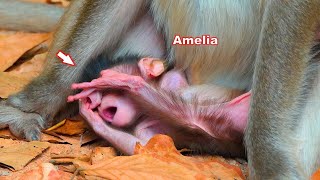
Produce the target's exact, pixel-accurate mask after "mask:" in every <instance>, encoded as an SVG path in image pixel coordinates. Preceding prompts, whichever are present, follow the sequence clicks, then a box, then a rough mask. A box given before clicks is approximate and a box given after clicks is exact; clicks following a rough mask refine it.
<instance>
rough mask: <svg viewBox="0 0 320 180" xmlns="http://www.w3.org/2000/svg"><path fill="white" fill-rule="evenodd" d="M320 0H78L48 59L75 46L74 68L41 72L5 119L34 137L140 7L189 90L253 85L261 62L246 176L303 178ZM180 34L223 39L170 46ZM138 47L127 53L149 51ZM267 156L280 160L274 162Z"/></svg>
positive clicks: (316, 116)
mask: <svg viewBox="0 0 320 180" xmlns="http://www.w3.org/2000/svg"><path fill="white" fill-rule="evenodd" d="M319 7H320V1H319V0H305V1H301V0H292V1H284V0H283V1H280V0H279V1H268V2H267V3H265V2H264V1H262V0H261V1H247V0H242V1H236V2H233V1H231V0H230V1H191V0H190V1H178V0H174V1H161V0H154V1H143V0H131V1H125V0H117V1H106V0H97V1H94V2H92V1H89V0H77V1H74V2H73V3H72V5H71V7H70V9H69V10H68V11H67V12H66V14H65V16H64V21H62V23H61V24H62V25H61V26H60V28H59V30H58V32H57V34H56V39H55V42H54V44H53V46H52V48H51V51H50V53H49V55H48V59H50V61H51V62H52V59H55V53H56V52H57V51H58V50H63V51H64V52H67V53H71V55H72V56H73V58H74V59H76V61H77V62H76V63H77V66H76V67H75V68H69V67H65V66H63V65H60V64H58V63H57V62H58V61H57V60H56V61H54V62H52V63H51V65H49V66H48V68H47V70H46V71H45V72H44V73H43V75H42V76H40V77H39V78H37V79H36V80H34V81H33V82H32V83H31V84H29V85H28V86H27V87H26V88H25V90H23V91H22V92H20V93H18V94H16V95H14V96H11V97H10V98H9V100H8V101H7V102H6V105H3V107H1V110H0V122H1V123H0V125H6V124H9V126H10V128H11V130H13V131H14V132H15V133H16V134H20V135H24V136H25V137H26V138H27V139H38V138H39V137H38V135H39V130H40V127H41V126H42V125H43V124H44V122H43V121H47V120H48V119H51V118H52V117H54V116H55V115H56V114H57V112H58V110H59V109H61V107H63V106H64V105H65V98H66V96H67V95H69V94H70V93H71V90H69V89H68V88H67V87H69V86H70V85H71V83H72V82H75V81H79V80H81V79H80V76H81V74H82V72H83V71H84V69H85V67H86V66H87V65H88V64H89V61H90V60H91V59H92V58H93V57H95V56H96V55H98V54H100V53H101V52H102V51H104V50H105V52H106V53H107V54H108V55H109V56H110V57H114V56H112V55H113V54H112V52H114V50H116V49H117V45H118V44H119V43H121V42H122V41H123V40H124V39H123V38H122V37H124V35H125V34H126V32H127V30H128V29H130V27H131V26H132V24H133V22H134V21H135V20H136V19H137V18H139V17H141V14H144V13H143V12H146V11H144V10H142V9H145V10H148V9H150V10H151V11H150V12H151V14H152V16H153V17H154V21H155V23H156V24H157V26H158V29H159V30H161V31H162V32H163V34H164V36H165V39H166V46H167V55H168V61H169V62H168V63H169V64H171V65H174V66H175V67H176V68H180V69H182V70H184V71H185V73H186V75H187V79H188V83H189V84H191V85H194V87H193V88H192V89H191V90H192V91H197V90H203V89H208V91H209V90H210V84H213V85H219V86H225V87H227V88H230V89H229V90H226V93H228V92H230V91H233V90H234V89H237V90H247V89H250V88H251V78H252V76H253V64H254V61H255V59H257V62H256V67H255V73H254V76H253V77H254V78H253V79H254V81H253V82H254V83H253V86H252V87H253V99H252V100H253V102H252V107H253V108H252V109H251V113H250V121H249V125H248V130H247V135H246V145H247V148H248V156H249V157H248V159H249V165H250V176H251V178H252V179H262V178H266V177H267V178H277V179H283V178H288V179H303V178H305V177H308V176H309V175H310V174H311V173H312V171H313V170H314V169H315V167H316V166H317V165H318V163H319V162H318V161H317V158H318V156H319V150H320V148H319V147H318V146H317V144H319V141H320V140H319V138H314V137H317V136H319V135H320V132H319V131H316V130H314V129H315V128H317V127H318V126H319V124H320V112H319V111H318V109H319V107H320V104H319V101H317V99H319V95H317V94H316V92H319V90H320V85H319V84H320V82H319V80H318V77H319V75H318V74H317V73H318V71H319V67H318V66H317V65H318V63H319V62H318V61H317V59H316V58H317V57H316V56H314V53H313V51H311V49H312V47H314V46H315V45H316V43H315V41H314V39H315V37H316V32H317V30H318V29H317V27H318V24H319V23H318V20H319V16H320V13H319ZM263 14H264V17H263V21H262V16H263ZM119 20H121V23H120V22H119ZM261 22H262V23H261ZM261 27H263V28H262V31H261ZM260 32H262V34H261V36H260V43H259V50H258V48H257V45H258V41H259V35H260ZM175 34H179V35H181V36H199V35H202V34H210V35H214V36H217V37H218V38H219V46H217V47H210V46H205V47H204V46H188V47H185V46H184V47H181V46H172V45H171V42H172V40H173V38H174V35H175ZM102 37H103V38H102ZM132 47H134V46H132ZM133 49H134V50H133V51H130V48H129V49H128V51H126V52H125V53H124V54H121V55H124V56H128V55H140V56H143V55H146V54H144V53H143V52H141V51H137V50H139V48H138V49H137V48H136V49H135V48H133ZM256 52H257V57H256ZM112 59H118V58H116V57H114V58H112ZM291 76H292V77H291ZM203 84H207V85H206V86H203ZM197 85H199V86H197ZM312 100H315V101H312ZM53 102H54V103H53ZM49 104H50V106H49ZM44 105H46V106H44ZM27 112H30V113H27ZM308 130H309V131H308ZM270 156H272V157H275V159H276V160H275V161H271V162H270Z"/></svg>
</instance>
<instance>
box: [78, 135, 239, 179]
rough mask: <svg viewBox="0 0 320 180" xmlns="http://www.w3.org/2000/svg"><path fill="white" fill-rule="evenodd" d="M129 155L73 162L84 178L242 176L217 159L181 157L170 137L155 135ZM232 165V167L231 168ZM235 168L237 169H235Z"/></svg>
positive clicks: (226, 177)
mask: <svg viewBox="0 0 320 180" xmlns="http://www.w3.org/2000/svg"><path fill="white" fill-rule="evenodd" d="M135 152H136V153H138V154H135V155H133V156H118V157H114V158H112V159H109V160H108V159H107V160H105V161H104V162H101V163H99V164H94V165H89V164H88V163H85V162H81V161H74V164H75V165H76V166H77V167H79V170H80V173H81V174H82V175H84V176H86V177H91V178H93V177H99V178H107V179H150V177H152V179H179V180H180V179H214V178H216V179H232V180H235V179H244V176H243V175H242V173H241V170H240V169H239V168H238V167H237V166H234V167H233V166H232V165H226V163H224V162H222V161H220V160H218V158H217V159H212V160H199V159H197V158H192V157H187V156H183V155H181V154H180V153H179V151H178V150H177V149H176V148H175V147H174V144H173V141H172V139H171V138H170V137H168V136H165V135H156V136H155V137H154V138H152V139H151V140H150V141H149V142H148V144H147V145H146V146H145V147H142V146H141V145H138V146H137V148H136V150H135ZM231 166H232V167H231ZM235 169H237V170H235Z"/></svg>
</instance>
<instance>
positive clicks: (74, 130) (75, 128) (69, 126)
mask: <svg viewBox="0 0 320 180" xmlns="http://www.w3.org/2000/svg"><path fill="white" fill-rule="evenodd" d="M63 121H65V122H64V123H63V124H62V125H61V126H58V127H55V126H54V127H55V128H49V129H47V131H52V132H55V133H58V134H64V135H77V134H82V133H83V132H84V131H85V130H86V128H87V125H86V123H85V122H84V121H78V120H71V119H65V120H63Z"/></svg>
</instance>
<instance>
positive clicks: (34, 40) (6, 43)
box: [0, 33, 50, 71]
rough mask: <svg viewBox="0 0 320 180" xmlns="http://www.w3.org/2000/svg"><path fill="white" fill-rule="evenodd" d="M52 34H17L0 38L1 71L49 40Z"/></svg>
mask: <svg viewBox="0 0 320 180" xmlns="http://www.w3.org/2000/svg"><path fill="white" fill-rule="evenodd" d="M49 37H50V33H16V34H8V35H6V36H1V38H0V52H1V53H0V71H5V70H6V69H8V68H9V67H10V66H12V65H13V64H14V63H15V62H16V61H17V60H18V59H19V57H20V56H21V55H23V54H24V53H25V52H26V51H28V50H29V49H31V48H33V47H35V46H37V45H38V44H40V43H42V42H44V41H46V40H47V39H49Z"/></svg>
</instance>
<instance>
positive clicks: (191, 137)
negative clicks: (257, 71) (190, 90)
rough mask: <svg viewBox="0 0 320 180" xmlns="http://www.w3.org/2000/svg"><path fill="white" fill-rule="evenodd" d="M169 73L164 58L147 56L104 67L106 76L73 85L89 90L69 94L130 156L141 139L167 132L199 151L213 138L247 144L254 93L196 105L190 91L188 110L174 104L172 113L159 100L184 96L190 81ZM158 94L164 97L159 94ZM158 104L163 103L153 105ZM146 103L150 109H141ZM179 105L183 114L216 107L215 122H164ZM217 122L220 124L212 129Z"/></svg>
mask: <svg viewBox="0 0 320 180" xmlns="http://www.w3.org/2000/svg"><path fill="white" fill-rule="evenodd" d="M164 71H165V67H164V64H163V61H161V60H159V59H155V58H143V59H141V60H140V61H139V62H138V64H123V65H118V66H116V67H114V68H112V69H110V70H104V71H102V72H101V77H100V78H98V79H95V80H93V81H91V82H89V83H79V84H73V85H72V88H73V89H84V90H83V91H82V92H81V93H79V94H76V95H73V96H69V97H68V101H69V102H72V101H75V100H79V101H80V113H81V115H82V116H83V117H84V118H85V119H86V120H87V122H88V123H89V124H90V125H91V126H92V128H93V129H94V131H95V132H96V133H97V134H99V135H100V136H102V137H103V138H104V139H106V140H107V141H109V142H110V143H111V144H113V145H114V146H115V147H116V148H118V149H119V150H120V151H121V152H123V153H125V154H129V155H131V154H133V151H134V147H135V145H136V143H137V142H140V143H141V144H146V143H147V141H148V140H149V139H150V138H151V137H153V136H154V135H155V134H167V135H169V136H171V137H172V138H173V139H174V141H175V143H176V146H177V147H179V148H184V147H188V148H191V149H192V150H195V151H197V150H202V149H201V148H199V146H201V144H204V143H208V142H211V141H223V142H224V141H226V142H227V141H232V142H234V143H230V144H233V145H235V146H241V143H242V138H243V133H244V128H245V126H246V123H247V116H248V109H249V98H250V93H246V94H243V95H241V96H239V97H237V98H235V99H233V100H231V101H229V102H225V103H217V104H216V105H206V104H205V103H204V104H200V105H195V104H192V103H193V101H192V100H191V99H189V98H190V97H189V95H188V96H185V98H184V99H183V101H184V102H187V106H185V107H184V109H181V108H183V107H181V104H180V103H178V102H177V104H171V106H172V109H171V110H170V111H168V110H167V108H162V106H163V105H164V104H166V103H161V101H159V98H162V97H173V98H174V96H175V95H177V96H178V95H181V94H183V92H184V89H185V88H186V87H188V86H189V85H188V83H187V80H186V77H185V75H184V74H183V73H182V72H180V71H178V70H175V69H173V70H169V71H167V72H164ZM155 92H156V94H158V96H153V94H155ZM159 96H161V97H159ZM155 97H156V98H155ZM157 97H158V98H157ZM182 97H183V96H182ZM155 104H158V106H156V107H153V106H154V105H155ZM188 104H189V105H190V106H188ZM145 105H148V107H150V109H145V108H141V107H146V106H145ZM195 106H198V107H197V108H196V107H195ZM190 108H194V109H190ZM175 109H176V110H178V111H179V112H180V113H181V115H180V116H186V115H187V114H188V113H190V112H191V111H193V112H195V113H199V114H201V113H202V111H209V110H210V112H211V113H212V114H211V116H210V117H211V120H210V121H211V122H209V121H207V122H201V121H202V120H203V119H201V118H200V117H199V118H198V119H192V120H191V119H190V120H188V119H185V121H186V122H184V124H183V125H184V126H180V125H177V124H171V123H170V122H167V121H163V120H162V119H164V118H167V117H169V118H171V117H172V114H175V112H174V111H175ZM159 112H160V113H159ZM212 117H214V118H212ZM208 124H210V126H209V125H208ZM191 126H192V130H191V129H190V127H191ZM213 126H215V128H213V129H209V128H211V127H213ZM183 142H187V143H183ZM190 142H193V143H190ZM230 149H234V151H233V154H231V155H232V156H233V155H236V156H239V155H240V156H243V152H242V151H239V148H238V149H237V148H234V147H232V146H231V147H230ZM218 150H219V149H218ZM220 153H221V152H220Z"/></svg>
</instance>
